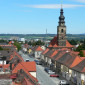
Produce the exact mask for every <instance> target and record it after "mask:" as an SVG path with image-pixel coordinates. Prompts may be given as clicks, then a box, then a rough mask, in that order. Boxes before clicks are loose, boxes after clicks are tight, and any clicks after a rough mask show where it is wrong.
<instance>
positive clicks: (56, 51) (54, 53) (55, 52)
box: [50, 50, 58, 58]
mask: <svg viewBox="0 0 85 85" xmlns="http://www.w3.org/2000/svg"><path fill="white" fill-rule="evenodd" d="M57 53H58V50H55V51H54V52H53V54H52V55H51V56H50V58H53V57H54V56H55V55H56V54H57Z"/></svg>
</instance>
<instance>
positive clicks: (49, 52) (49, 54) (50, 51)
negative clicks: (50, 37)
mask: <svg viewBox="0 0 85 85" xmlns="http://www.w3.org/2000/svg"><path fill="white" fill-rule="evenodd" d="M53 52H54V50H49V51H48V52H47V53H46V54H45V56H48V57H50V56H51V55H52V54H53Z"/></svg>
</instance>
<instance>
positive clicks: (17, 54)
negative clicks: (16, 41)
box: [14, 51, 24, 62]
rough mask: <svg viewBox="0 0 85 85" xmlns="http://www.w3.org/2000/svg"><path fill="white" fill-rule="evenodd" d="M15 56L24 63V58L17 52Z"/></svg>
mask: <svg viewBox="0 0 85 85" xmlns="http://www.w3.org/2000/svg"><path fill="white" fill-rule="evenodd" d="M14 54H15V56H17V57H18V58H19V59H20V60H21V61H22V62H23V61H24V60H23V58H22V57H21V56H20V55H19V53H17V52H16V51H15V52H14Z"/></svg>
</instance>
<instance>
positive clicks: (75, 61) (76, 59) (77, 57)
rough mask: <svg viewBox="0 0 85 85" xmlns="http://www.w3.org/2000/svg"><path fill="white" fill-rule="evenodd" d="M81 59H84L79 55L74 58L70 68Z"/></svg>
mask: <svg viewBox="0 0 85 85" xmlns="http://www.w3.org/2000/svg"><path fill="white" fill-rule="evenodd" d="M81 61H82V59H81V58H80V57H79V56H76V58H75V60H74V61H73V63H72V64H71V65H70V68H72V67H74V66H76V65H78V64H79V63H80V62H81Z"/></svg>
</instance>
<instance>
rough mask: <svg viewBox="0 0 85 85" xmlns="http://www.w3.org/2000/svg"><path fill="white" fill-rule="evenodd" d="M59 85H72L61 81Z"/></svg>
mask: <svg viewBox="0 0 85 85" xmlns="http://www.w3.org/2000/svg"><path fill="white" fill-rule="evenodd" d="M59 85H70V84H69V83H68V82H67V81H66V80H61V81H60V82H59Z"/></svg>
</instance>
